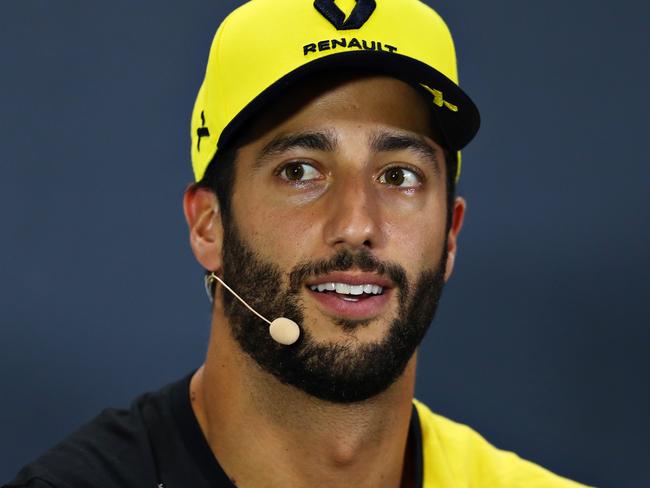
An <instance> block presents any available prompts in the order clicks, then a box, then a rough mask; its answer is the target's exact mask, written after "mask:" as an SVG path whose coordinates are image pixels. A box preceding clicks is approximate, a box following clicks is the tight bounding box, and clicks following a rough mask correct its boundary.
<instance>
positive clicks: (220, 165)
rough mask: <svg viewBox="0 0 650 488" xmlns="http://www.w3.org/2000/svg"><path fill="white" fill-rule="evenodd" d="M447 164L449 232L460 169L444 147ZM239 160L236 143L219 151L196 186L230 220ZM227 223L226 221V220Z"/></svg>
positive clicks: (454, 157)
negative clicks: (209, 193)
mask: <svg viewBox="0 0 650 488" xmlns="http://www.w3.org/2000/svg"><path fill="white" fill-rule="evenodd" d="M443 154H444V158H445V165H446V166H447V182H446V186H447V232H449V229H450V228H451V217H452V211H453V208H454V198H455V196H456V171H457V169H458V153H457V152H455V151H449V150H447V149H443ZM236 160H237V148H236V147H235V145H233V146H231V147H229V148H226V149H222V150H220V151H217V154H215V156H214V158H212V161H211V162H210V164H209V165H208V169H207V170H206V172H205V175H204V176H203V178H202V179H201V181H199V182H198V183H197V184H196V186H198V187H201V188H209V189H211V190H212V191H214V193H215V194H216V196H217V200H218V201H219V209H220V212H221V217H222V219H224V221H226V220H228V219H229V218H230V216H231V214H230V204H231V198H232V189H233V187H234V184H235V161H236ZM224 223H225V222H224Z"/></svg>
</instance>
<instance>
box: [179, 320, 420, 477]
mask: <svg viewBox="0 0 650 488" xmlns="http://www.w3.org/2000/svg"><path fill="white" fill-rule="evenodd" d="M224 329H226V328H225V327H213V331H212V337H211V340H210V347H209V349H208V355H207V359H206V362H205V364H204V366H203V367H201V368H200V369H199V370H198V371H197V372H196V374H195V375H194V377H193V378H192V381H191V384H190V389H191V398H192V406H193V409H194V412H195V415H196V416H197V419H198V421H199V424H200V426H201V429H202V431H203V433H204V435H205V437H206V439H207V441H208V444H209V445H210V447H211V449H212V451H213V453H214V454H215V457H216V458H217V459H218V460H219V464H220V465H221V467H222V468H223V470H224V471H225V472H226V473H227V474H228V476H230V477H231V479H233V481H234V482H235V483H236V484H237V485H238V486H297V487H298V486H359V487H363V486H372V487H383V486H385V487H391V488H395V487H399V486H400V485H402V482H403V481H406V478H408V476H406V475H407V474H409V473H411V472H412V470H411V469H409V468H410V459H411V458H412V455H410V456H406V455H405V454H406V453H407V452H409V453H410V451H411V450H410V449H407V439H408V430H409V422H410V417H411V411H412V401H411V400H412V397H413V387H414V383H415V357H413V358H412V359H411V361H410V362H409V364H408V366H407V368H406V371H405V372H404V374H403V375H402V376H401V377H400V378H399V379H398V380H397V382H395V383H394V384H393V385H392V386H391V387H390V388H389V389H388V390H386V391H385V392H383V393H382V394H380V395H377V396H376V397H374V398H371V399H369V400H366V401H364V402H357V403H352V404H334V403H330V402H325V401H321V400H318V399H316V398H315V397H312V396H310V395H307V394H306V393H304V392H302V391H300V390H298V389H296V388H294V387H292V386H288V385H284V384H282V383H280V382H279V381H278V380H277V379H275V378H274V377H273V376H272V375H270V374H268V373H266V372H265V371H262V370H261V369H260V368H259V367H258V366H257V364H256V363H254V362H253V361H252V360H251V359H250V358H249V357H248V356H246V355H245V354H244V353H243V352H242V351H241V350H240V349H239V347H238V345H237V344H236V343H235V342H234V340H233V339H232V336H231V335H230V334H229V333H228V331H227V330H224ZM405 460H406V462H405ZM405 474H406V475H405ZM269 480H273V481H272V483H271V485H269ZM403 486H408V483H407V484H405V485H403Z"/></svg>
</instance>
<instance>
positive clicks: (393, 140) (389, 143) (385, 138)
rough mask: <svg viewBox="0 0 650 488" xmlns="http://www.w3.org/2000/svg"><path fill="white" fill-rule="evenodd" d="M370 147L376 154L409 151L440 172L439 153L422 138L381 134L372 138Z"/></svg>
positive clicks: (408, 135)
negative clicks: (430, 163) (431, 164)
mask: <svg viewBox="0 0 650 488" xmlns="http://www.w3.org/2000/svg"><path fill="white" fill-rule="evenodd" d="M370 147H371V149H372V150H373V151H374V152H390V151H402V150H404V149H408V150H410V151H413V152H415V153H418V154H419V155H421V156H423V157H424V158H425V159H427V160H429V161H431V162H432V163H433V166H434V169H435V170H436V171H437V172H440V166H439V164H440V163H439V161H438V152H439V151H437V150H436V148H435V147H432V146H431V145H430V144H428V143H427V141H426V140H425V139H424V138H423V137H421V136H416V135H411V134H404V133H392V132H381V133H379V134H375V135H373V136H372V137H371V138H370Z"/></svg>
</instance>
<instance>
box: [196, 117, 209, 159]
mask: <svg viewBox="0 0 650 488" xmlns="http://www.w3.org/2000/svg"><path fill="white" fill-rule="evenodd" d="M196 137H197V140H196V150H197V151H200V150H201V138H202V137H210V131H209V130H208V128H207V127H206V126H205V115H204V114H203V110H201V127H199V128H198V129H196Z"/></svg>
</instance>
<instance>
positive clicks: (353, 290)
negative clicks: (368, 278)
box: [350, 285, 363, 295]
mask: <svg viewBox="0 0 650 488" xmlns="http://www.w3.org/2000/svg"><path fill="white" fill-rule="evenodd" d="M350 295H363V285H352V286H351V287H350Z"/></svg>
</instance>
